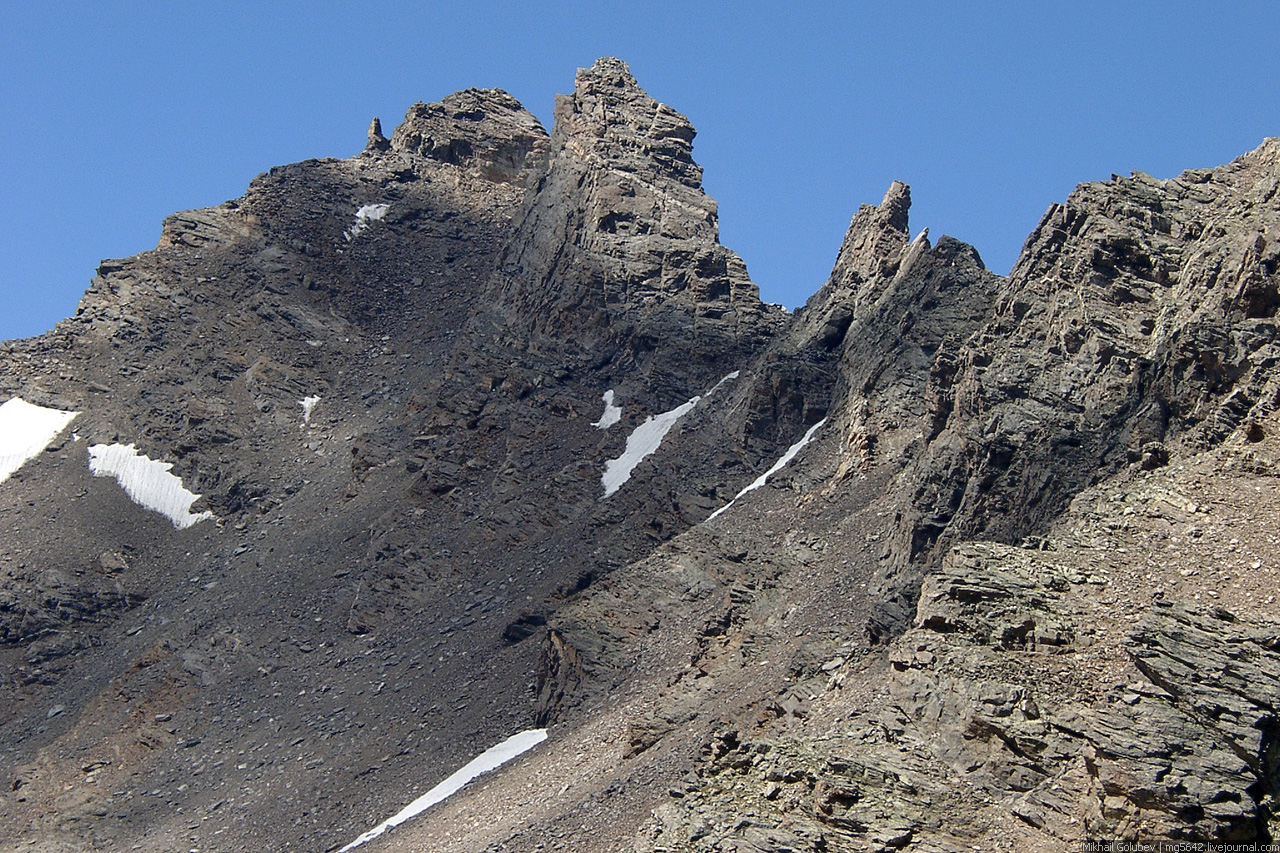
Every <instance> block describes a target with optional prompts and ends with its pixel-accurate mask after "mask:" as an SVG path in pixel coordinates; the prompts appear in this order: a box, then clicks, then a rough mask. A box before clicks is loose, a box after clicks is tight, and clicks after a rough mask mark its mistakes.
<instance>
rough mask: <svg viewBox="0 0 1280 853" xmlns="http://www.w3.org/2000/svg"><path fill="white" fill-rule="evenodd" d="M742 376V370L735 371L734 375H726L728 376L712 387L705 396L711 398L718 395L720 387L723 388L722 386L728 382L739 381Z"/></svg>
mask: <svg viewBox="0 0 1280 853" xmlns="http://www.w3.org/2000/svg"><path fill="white" fill-rule="evenodd" d="M741 375H742V371H741V370H735V371H733V373H726V374H725V375H724V378H722V379H721V380H720V381H719V382H717V383H716V384H715V385H712V386H711V390H710V391H708V392H707V393H706V394H705V395H704V396H707V397H710V396H711V395H712V394H714V393H716V392H717V391H719V390H720V386H721V385H723V384H724V383H726V382H731V381H733V380H734V379H737V378H738V377H739V376H741Z"/></svg>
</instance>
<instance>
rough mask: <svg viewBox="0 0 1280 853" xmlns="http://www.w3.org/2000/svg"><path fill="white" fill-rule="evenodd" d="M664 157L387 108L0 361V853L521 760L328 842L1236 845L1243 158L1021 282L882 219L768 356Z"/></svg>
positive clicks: (478, 120) (1261, 284)
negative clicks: (2, 448) (126, 463)
mask: <svg viewBox="0 0 1280 853" xmlns="http://www.w3.org/2000/svg"><path fill="white" fill-rule="evenodd" d="M693 139H694V130H693V127H692V126H691V124H690V123H689V122H688V120H687V119H686V118H685V117H684V116H682V115H680V114H679V113H677V112H676V111H674V110H673V109H671V108H670V107H667V106H665V105H663V104H660V103H658V102H656V101H655V100H653V99H652V98H650V97H649V96H648V95H647V94H646V93H644V91H643V90H642V89H641V88H640V87H639V86H638V84H637V83H636V81H635V80H634V79H633V78H632V77H631V75H630V72H629V71H628V70H627V68H626V66H625V64H624V63H621V62H619V61H618V60H611V59H603V60H600V61H599V62H598V63H596V65H595V66H593V67H592V68H590V69H584V70H581V71H579V73H578V75H577V78H576V81H575V90H574V93H573V94H572V95H569V96H562V97H561V98H560V99H559V100H558V101H557V108H556V126H555V128H554V129H553V132H552V133H551V134H550V135H548V134H546V133H545V131H544V130H543V129H542V128H541V127H540V126H539V125H538V123H537V121H536V119H534V118H533V117H532V116H531V115H530V114H529V113H528V112H526V111H525V110H524V109H523V108H522V107H521V106H520V105H519V104H518V103H517V102H516V101H515V100H514V99H512V98H511V97H510V96H509V95H507V94H505V93H503V92H501V91H498V90H467V91H464V92H460V93H457V94H455V95H452V96H449V97H448V98H445V99H444V100H443V101H441V102H440V103H437V104H418V105H415V106H414V107H412V108H411V109H410V110H409V112H408V114H407V115H406V118H405V120H404V122H403V123H402V124H401V125H400V126H399V127H398V128H397V129H396V130H395V131H394V132H393V134H392V136H391V138H390V139H387V138H386V137H384V136H383V134H382V132H381V129H380V127H379V126H378V125H377V123H376V121H375V124H374V125H373V126H372V127H371V128H370V132H369V141H368V145H367V147H366V148H365V150H364V151H363V152H361V153H359V154H358V155H356V156H355V157H352V158H350V159H347V160H325V161H308V162H306V163H301V164H296V165H293V166H287V167H280V168H277V169H273V170H271V171H270V172H268V173H267V174H265V175H263V176H260V177H259V178H258V179H256V180H255V181H254V182H253V183H252V184H251V186H250V187H249V190H248V192H247V193H246V195H245V196H244V197H242V198H241V199H238V200H235V201H232V202H228V203H226V204H224V205H221V206H219V207H216V208H210V209H207V210H202V211H189V212H185V213H181V214H177V215H175V216H173V217H170V218H169V219H168V220H167V221H166V223H165V226H164V230H163V232H162V236H161V240H160V244H159V245H158V246H157V248H156V249H155V250H153V251H151V252H147V253H143V254H142V255H139V256H137V257H135V258H131V259H127V260H123V261H107V262H104V263H103V265H102V266H101V267H100V269H99V271H98V276H97V278H95V279H94V282H93V284H92V286H91V287H90V289H89V291H88V292H87V293H86V296H85V298H84V300H83V301H82V303H81V306H80V309H79V310H78V312H77V315H76V316H75V317H74V318H71V319H69V320H67V321H65V322H64V323H62V324H60V325H59V326H58V327H57V328H56V329H55V330H54V331H53V332H51V333H50V334H49V335H46V336H43V337H41V338H34V339H30V340H25V341H13V342H8V343H5V344H4V345H3V349H0V363H2V364H3V369H0V396H3V397H4V398H5V399H8V398H9V397H10V396H16V397H20V398H21V399H23V400H25V401H27V402H29V403H33V404H37V405H40V406H44V407H49V408H53V409H57V410H60V411H65V412H76V413H77V414H76V415H75V417H74V419H73V420H71V421H70V425H69V426H68V427H67V428H66V429H65V430H63V431H62V432H61V433H60V434H59V435H58V436H57V437H56V438H54V439H53V440H52V441H51V442H50V443H49V444H48V446H47V449H46V450H45V451H44V452H42V453H39V454H38V455H37V456H35V457H34V458H32V459H31V460H30V461H27V462H26V463H25V464H24V465H23V466H22V467H21V468H19V469H18V470H17V472H16V473H14V474H13V475H12V476H10V477H9V478H8V479H7V480H4V481H2V482H0V515H2V516H3V518H4V521H5V526H4V530H6V531H7V532H6V533H4V534H3V535H0V578H2V580H0V660H2V661H3V668H2V669H0V673H2V674H3V675H2V678H0V697H3V701H0V741H2V742H3V744H4V746H5V749H4V751H3V752H2V753H0V755H2V756H3V757H2V758H0V762H2V763H0V777H3V778H5V779H7V780H11V781H8V782H7V784H6V786H5V787H6V791H5V793H4V794H3V797H2V798H0V849H10V848H15V849H16V848H19V847H21V849H35V850H50V851H53V850H92V849H111V850H114V849H122V848H126V849H127V848H135V846H136V849H143V850H151V849H153V850H170V849H200V850H241V849H275V850H334V849H338V848H340V847H341V846H342V845H344V844H346V843H347V842H350V841H352V840H353V839H354V838H356V836H358V835H359V834H360V833H362V832H363V831H365V830H366V829H369V828H370V827H372V826H374V825H375V824H377V823H379V822H380V821H382V820H383V819H385V818H387V817H389V816H391V815H392V814H393V813H395V812H396V811H397V810H398V809H399V808H400V807H401V806H402V805H404V804H405V803H407V802H408V801H410V800H412V799H413V798H414V797H416V796H417V795H418V794H419V793H422V792H423V791H425V790H426V789H428V788H430V787H431V786H432V785H434V784H435V783H436V782H438V781H440V780H442V779H444V778H445V777H447V776H448V775H449V774H450V773H452V772H453V771H454V770H456V769H458V768H459V767H461V766H462V765H463V764H465V763H466V762H467V761H469V760H470V759H471V758H473V757H475V756H476V755H479V754H480V753H481V752H483V751H484V750H485V749H487V748H488V747H490V746H492V745H494V744H496V743H498V742H500V741H502V740H504V739H505V738H507V737H508V736H509V735H511V734H513V733H515V732H517V731H520V730H522V729H529V728H534V727H542V726H549V728H550V737H549V739H548V740H547V741H546V742H545V743H543V744H541V745H539V746H537V747H535V748H534V749H533V750H532V751H530V752H528V753H526V754H525V755H523V756H521V757H519V758H517V759H515V761H514V763H512V764H510V765H506V766H504V768H502V769H500V770H498V771H496V772H495V773H494V774H491V775H490V776H487V777H485V778H484V779H482V780H480V781H478V782H477V783H475V784H474V785H472V786H470V787H468V788H466V789H464V790H463V791H461V792H459V793H458V794H456V795H454V796H453V797H451V798H450V799H448V800H447V801H445V802H444V803H442V804H440V805H438V806H436V807H434V808H433V809H432V810H431V811H430V812H428V813H427V814H426V815H424V816H423V817H422V818H419V819H417V820H415V821H413V822H410V823H408V824H405V825H403V826H401V827H399V828H398V829H396V830H394V831H393V832H390V833H387V834H386V835H383V836H381V837H379V838H377V839H375V840H373V841H370V842H369V843H368V845H367V846H366V847H365V848H363V849H368V850H370V851H376V850H419V849H422V850H426V849H432V850H434V849H450V850H454V849H456V850H482V849H492V850H539V849H543V850H544V849H547V848H551V849H559V848H572V849H583V850H597V849H598V850H617V849H641V850H658V849H668V850H671V849H688V850H703V849H706V850H713V849H721V850H724V849H739V850H779V851H780V850H821V849H829V850H837V849H839V850H843V849H850V850H856V849H875V848H883V847H911V846H912V845H915V846H917V847H919V848H920V849H957V850H958V849H969V848H970V847H971V846H973V845H974V844H984V845H985V844H989V843H992V842H999V843H1002V844H1006V845H1013V846H1016V847H1017V848H1018V849H1026V848H1028V847H1030V848H1036V847H1039V848H1042V849H1056V848H1055V847H1054V845H1060V844H1061V843H1062V842H1063V841H1064V840H1074V839H1078V838H1081V837H1085V835H1088V836H1090V837H1109V836H1116V837H1142V838H1152V837H1166V838H1197V839H1215V840H1234V839H1263V840H1266V839H1269V838H1270V835H1271V832H1272V829H1271V816H1270V809H1271V805H1270V804H1271V799H1272V797H1273V795H1274V788H1275V784H1276V783H1275V773H1274V766H1273V765H1274V761H1273V760H1272V757H1271V753H1272V752H1273V751H1274V750H1273V746H1272V744H1271V740H1270V735H1269V734H1268V733H1269V732H1270V731H1271V730H1272V729H1273V728H1274V720H1273V719H1272V711H1271V710H1270V709H1271V708H1272V707H1273V705H1274V701H1273V697H1271V696H1270V694H1269V693H1268V690H1269V689H1270V688H1268V687H1267V686H1266V685H1267V684H1269V683H1270V681H1271V680H1273V679H1274V677H1275V675H1276V674H1280V671H1278V670H1277V667H1276V663H1277V662H1276V660H1275V652H1274V642H1273V639H1272V634H1273V633H1274V630H1273V627H1272V623H1273V622H1274V621H1275V620H1276V618H1277V614H1276V612H1275V609H1276V608H1275V603H1274V600H1275V596H1274V595H1272V592H1273V590H1272V589H1271V587H1273V586H1274V580H1273V577H1272V574H1273V573H1272V572H1271V571H1270V570H1271V569H1272V568H1273V567H1272V566H1270V565H1269V559H1268V558H1269V553H1270V551H1269V550H1268V548H1267V545H1268V544H1274V543H1270V542H1269V540H1268V534H1267V532H1266V531H1267V530H1268V529H1269V527H1268V525H1267V522H1268V521H1269V520H1270V519H1271V518H1272V517H1273V516H1274V507H1275V502H1274V497H1275V496H1274V495H1272V491H1273V490H1272V488H1271V485H1270V483H1271V480H1272V479H1273V477H1272V474H1273V471H1274V462H1273V457H1275V453H1274V452H1273V451H1274V448H1272V446H1271V445H1272V444H1273V443H1274V437H1273V436H1274V433H1275V428H1276V425H1277V422H1276V419H1275V415H1274V409H1275V406H1276V401H1277V400H1278V399H1280V396H1278V395H1277V391H1276V388H1274V387H1273V385H1274V383H1275V380H1274V379H1273V377H1272V375H1271V367H1272V365H1273V364H1274V360H1275V353H1274V351H1273V349H1274V346H1275V344H1274V341H1275V338H1276V334H1275V333H1276V324H1275V309H1276V306H1277V304H1280V298H1278V297H1277V296H1276V294H1277V287H1276V284H1277V280H1276V275H1277V269H1276V267H1277V265H1276V257H1275V254H1276V253H1275V247H1276V245H1277V242H1276V241H1277V239H1280V234H1276V233H1275V232H1276V230H1277V229H1278V228H1280V209H1278V208H1277V205H1278V204H1280V202H1278V201H1277V199H1276V188H1277V183H1278V181H1280V163H1278V160H1277V152H1278V151H1280V148H1278V147H1277V143H1276V142H1275V141H1274V140H1269V141H1267V142H1266V143H1264V145H1263V146H1262V147H1261V148H1259V149H1257V150H1256V151H1254V152H1251V153H1249V154H1247V155H1245V156H1243V157H1241V158H1240V159H1239V160H1237V161H1235V162H1234V163H1232V164H1229V165H1227V166H1223V167H1220V168H1218V169H1213V170H1199V171H1194V172H1187V173H1184V174H1183V175H1182V176H1179V177H1178V178H1175V179H1170V180H1166V181H1157V180H1155V179H1152V178H1149V177H1147V176H1143V175H1135V176H1134V177H1132V178H1124V179H1120V178H1117V179H1113V180H1112V181H1109V182H1105V183H1098V184H1086V185H1083V186H1082V187H1080V188H1079V189H1078V190H1077V191H1076V192H1075V193H1073V194H1072V196H1071V197H1070V198H1069V199H1068V200H1067V201H1066V202H1065V204H1062V205H1054V206H1053V207H1052V208H1050V210H1049V212H1048V213H1047V214H1046V216H1045V217H1044V219H1043V220H1042V222H1041V223H1040V225H1039V226H1037V228H1036V230H1035V231H1034V232H1033V233H1032V235H1031V237H1030V238H1029V239H1028V241H1027V244H1026V246H1025V248H1024V251H1023V254H1022V256H1021V258H1020V259H1019V261H1018V263H1017V265H1016V266H1015V268H1014V269H1013V271H1012V272H1011V274H1010V275H1009V276H1008V277H1000V276H996V275H994V274H992V273H991V272H989V271H988V270H986V269H985V268H984V266H983V264H982V261H981V259H980V258H979V256H978V254H977V252H976V251H975V250H974V249H973V248H972V247H970V246H967V245H965V244H963V243H961V242H959V241H957V240H955V239H953V238H950V237H943V238H941V239H940V240H938V242H937V244H936V245H934V244H932V243H931V242H930V241H929V238H928V234H927V232H922V233H920V234H919V235H917V236H915V237H914V238H913V237H912V235H911V233H910V231H909V228H908V225H909V222H908V216H909V209H910V191H909V190H908V188H907V187H906V186H905V185H903V184H900V183H895V184H893V185H892V186H891V187H890V188H889V190H888V192H887V193H886V195H885V197H884V199H883V200H882V202H881V204H879V205H876V206H873V205H866V206H864V207H862V208H861V209H860V210H859V211H858V212H857V214H856V215H855V216H854V217H853V220H852V222H851V224H850V228H849V231H848V233H847V235H846V237H845V240H844V243H843V245H842V246H841V247H840V250H839V254H838V256H837V259H836V262H835V265H834V267H833V270H832V275H831V278H830V280H829V281H828V282H827V283H826V284H825V285H824V286H823V287H822V288H821V289H819V290H818V292H817V293H815V295H814V296H813V298H812V299H810V301H809V303H808V305H806V306H805V308H804V309H802V310H800V311H797V312H796V314H795V315H794V316H790V315H787V314H786V313H785V312H783V311H781V310H780V309H777V308H775V307H772V306H767V305H765V304H763V303H761V302H760V300H759V296H758V291H757V289H756V287H755V285H754V284H752V283H751V281H750V279H749V278H748V276H747V272H746V269H745V266H744V264H743V263H742V261H741V259H740V258H738V256H737V255H735V254H734V253H733V252H732V251H730V250H729V249H727V248H725V247H723V246H721V245H720V244H719V242H718V235H717V229H716V208H715V202H714V201H713V200H712V199H710V198H709V197H708V196H706V194H705V193H704V192H703V191H702V188H701V169H700V167H699V166H698V165H697V164H696V163H695V162H694V161H693V159H692V156H691V151H692V147H691V146H692V141H693ZM0 438H3V436H2V435H0ZM113 444H119V445H134V448H135V450H136V451H137V452H139V453H142V454H145V455H146V456H147V457H148V458H149V459H151V460H155V461H156V462H159V463H171V464H172V468H171V470H170V471H169V472H168V474H172V475H175V476H178V477H180V478H181V484H182V486H183V487H185V488H186V489H188V490H189V491H190V492H194V493H197V494H200V495H202V497H200V498H199V499H197V500H195V502H194V503H192V504H191V505H190V508H189V509H186V508H185V504H184V505H183V506H184V508H183V510H182V512H183V513H186V514H183V515H179V516H175V517H174V519H170V518H166V517H165V516H164V515H162V514H159V513H157V512H154V511H151V510H149V509H147V508H145V507H144V506H140V505H139V504H138V503H136V502H135V501H134V500H132V499H131V498H130V497H129V495H127V494H126V492H125V490H124V489H122V488H121V486H120V485H119V484H118V483H117V482H116V480H115V479H113V478H111V477H100V476H94V475H93V472H92V471H91V469H90V466H89V460H90V458H91V451H90V450H89V448H90V447H94V448H99V449H96V450H95V451H92V453H96V454H98V455H99V456H101V455H102V454H103V453H104V452H106V451H104V450H102V449H100V448H103V447H106V446H109V445H113ZM112 453H115V454H116V455H117V456H120V455H121V454H123V453H124V451H122V450H120V449H116V450H113V451H112ZM130 453H131V451H130ZM95 458H96V457H95ZM112 458H116V457H112ZM139 470H145V471H146V472H149V473H146V474H145V477H144V480H145V483H146V485H145V486H144V487H143V491H144V492H146V490H147V489H151V490H153V491H155V490H159V489H160V488H162V486H163V484H165V483H168V482H169V481H168V480H167V479H166V477H167V476H168V475H167V474H165V473H164V472H163V471H162V470H161V469H158V468H152V467H146V468H140V469H139ZM138 476H140V477H142V476H143V475H141V474H140V475H138ZM762 478H763V479H762ZM175 488H176V487H175ZM136 491H137V489H135V492H136ZM1242 493H1243V494H1246V495H1249V497H1250V499H1249V500H1243V499H1241V497H1240V495H1241V494H1242ZM166 495H167V496H168V497H166V498H165V500H166V501H169V502H172V501H173V500H174V499H175V495H176V499H178V500H180V501H181V500H185V498H183V497H182V495H181V494H178V493H176V492H172V491H170V492H166ZM165 505H166V506H167V505H168V504H165ZM202 513H209V514H210V515H209V516H208V517H205V516H203V515H202ZM184 525H185V526H184ZM1019 546H1023V547H1019ZM1157 554H1159V555H1162V556H1160V557H1157V556H1156V555H1157ZM1166 554H1167V556H1163V555H1166ZM1197 596H1199V599H1197ZM1215 597H1216V598H1217V599H1218V601H1217V602H1213V603H1211V602H1212V601H1213V599H1214V598H1215ZM1215 608H1216V609H1215ZM1224 647H1230V648H1231V649H1234V650H1236V651H1235V652H1233V653H1230V654H1226V655H1225V656H1224V653H1223V652H1221V649H1222V648H1224ZM1203 672H1213V673H1216V676H1215V677H1214V678H1211V679H1210V678H1203V677H1201V675H1200V673H1203ZM1117 685H1121V687H1117ZM1175 745H1177V746H1176V748H1175Z"/></svg>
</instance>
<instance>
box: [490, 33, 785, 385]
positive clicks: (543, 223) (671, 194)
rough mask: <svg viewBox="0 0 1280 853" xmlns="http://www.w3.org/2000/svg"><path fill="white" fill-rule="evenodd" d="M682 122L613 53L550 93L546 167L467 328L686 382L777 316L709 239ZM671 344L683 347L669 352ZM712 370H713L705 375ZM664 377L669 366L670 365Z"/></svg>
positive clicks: (657, 379) (708, 209)
mask: <svg viewBox="0 0 1280 853" xmlns="http://www.w3.org/2000/svg"><path fill="white" fill-rule="evenodd" d="M693 138H694V129H693V126H692V125H691V124H690V123H689V121H688V119H686V118H685V117H684V116H682V115H681V114H680V113H678V112H676V111H675V110H673V109H671V108H670V107H668V106H666V105H665V104H660V103H658V102H657V101H655V100H654V99H653V98H651V97H649V95H647V94H646V93H645V92H644V91H643V90H642V89H640V87H639V86H638V85H637V84H636V81H635V79H634V78H633V77H632V76H631V73H630V71H629V70H628V69H627V66H626V64H625V63H623V62H621V61H619V60H616V59H602V60H600V61H599V62H597V63H596V64H595V65H594V66H592V67H591V68H588V69H583V70H580V71H579V72H578V76H577V80H576V85H575V88H574V93H573V94H572V95H567V96H561V97H559V98H558V99H557V101H556V127H555V132H554V133H553V135H552V139H551V155H550V165H549V168H548V169H547V171H546V173H545V174H544V175H543V176H542V177H541V178H540V179H539V181H538V183H537V185H536V187H535V190H534V192H532V193H531V194H530V196H529V198H528V199H527V201H526V203H525V205H524V207H523V209H522V210H521V212H520V215H519V216H518V218H517V222H516V223H515V226H514V231H513V235H512V239H511V241H510V243H509V244H508V248H507V250H506V251H505V252H504V254H503V256H502V258H501V260H500V262H499V264H498V269H497V274H496V275H495V277H494V279H493V281H492V282H491V284H490V286H489V288H488V290H487V293H486V298H485V302H486V305H487V306H488V310H487V311H485V312H483V313H482V314H481V315H480V316H479V318H478V319H477V324H478V325H477V326H476V330H475V334H476V335H477V336H478V337H480V338H481V339H483V340H484V341H485V342H486V343H487V344H488V345H489V346H492V345H493V344H494V343H495V342H496V343H500V344H504V345H507V346H510V347H513V348H515V349H516V350H519V351H522V352H524V353H526V354H527V356H528V357H531V358H534V359H540V360H541V361H543V362H546V363H548V364H553V365H555V366H556V367H558V368H561V369H569V370H571V371H583V370H595V371H600V372H603V373H605V374H606V375H610V374H611V375H613V376H617V377H619V378H621V377H622V376H623V375H625V374H632V375H634V376H635V377H636V378H637V379H639V380H640V381H642V382H644V383H645V384H647V385H650V386H654V387H657V388H658V389H661V390H663V391H665V392H666V393H668V394H670V395H672V396H676V395H680V394H685V395H688V394H692V393H697V390H700V389H701V388H704V387H706V386H707V385H708V384H709V383H711V382H714V381H716V380H717V379H719V378H720V377H721V376H723V375H724V373H725V372H727V371H724V370H722V368H723V366H724V365H725V364H726V358H728V359H729V360H730V361H729V363H731V360H732V358H733V357H737V358H738V359H745V358H746V357H748V356H749V355H750V354H751V353H753V352H754V351H755V350H757V349H759V347H760V346H761V345H762V344H763V343H764V342H765V341H766V340H767V339H768V337H769V336H770V335H771V334H772V333H773V332H775V331H776V330H778V329H779V328H781V327H782V325H783V324H784V322H785V315H784V313H783V312H782V311H781V310H780V309H777V308H774V307H772V306H766V305H764V304H763V303H761V302H760V299H759V291H758V289H757V288H756V286H755V285H754V284H752V283H751V281H750V279H749V278H748V277H747V271H746V267H745V266H744V264H743V263H742V260H741V258H739V257H738V256H737V255H736V254H734V253H733V252H731V251H730V250H728V249H726V248H724V247H723V246H721V245H720V244H719V242H718V229H717V226H716V204H715V201H714V200H712V199H711V198H710V197H709V196H707V195H706V193H704V192H703V190H702V169H701V168H700V167H699V166H698V165H697V164H696V163H694V162H693V159H692V157H691V153H690V152H691V144H692V142H693ZM672 347H675V348H676V349H677V350H678V351H679V352H680V353H681V357H680V358H678V359H672V358H670V357H669V353H670V352H672V349H671V348H672ZM717 371H719V372H717ZM673 374H674V376H673Z"/></svg>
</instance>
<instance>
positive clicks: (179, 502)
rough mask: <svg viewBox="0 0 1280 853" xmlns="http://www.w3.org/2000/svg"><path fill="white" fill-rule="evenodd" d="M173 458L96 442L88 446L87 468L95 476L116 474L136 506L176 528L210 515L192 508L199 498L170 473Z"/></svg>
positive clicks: (117, 479) (124, 446) (210, 515)
mask: <svg viewBox="0 0 1280 853" xmlns="http://www.w3.org/2000/svg"><path fill="white" fill-rule="evenodd" d="M172 467H173V463H172V462H156V461H155V460H154V459H150V458H148V457H147V456H146V455H145V454H142V453H139V452H138V450H137V448H135V447H134V446H133V445H132V444H95V445H93V446H92V447H90V448H89V471H90V472H92V474H93V475H94V476H95V477H115V478H116V482H117V483H119V484H120V488H122V489H124V491H125V494H127V495H128V496H129V497H130V498H131V499H132V500H133V502H134V503H136V504H137V505H138V506H141V507H144V508H146V509H149V510H154V511H155V512H158V513H160V514H161V515H163V516H164V517H165V518H167V519H169V520H170V521H172V522H173V526H174V527H176V528H178V529H179V530H185V529H186V528H188V527H190V526H191V525H193V524H197V523H199V522H201V521H204V520H205V519H207V518H213V513H211V512H208V511H206V512H192V511H191V505H192V504H193V503H195V502H196V501H197V500H199V499H200V495H197V494H192V493H191V492H189V491H187V490H186V489H184V488H183V487H182V478H181V477H178V476H176V475H174V474H170V473H169V469H170V468H172Z"/></svg>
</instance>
